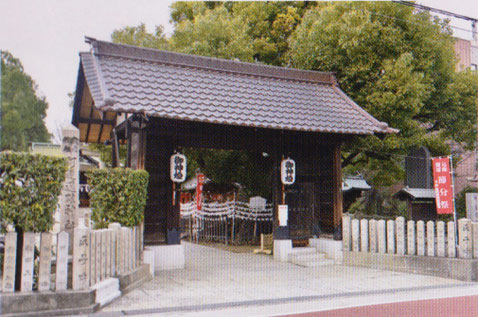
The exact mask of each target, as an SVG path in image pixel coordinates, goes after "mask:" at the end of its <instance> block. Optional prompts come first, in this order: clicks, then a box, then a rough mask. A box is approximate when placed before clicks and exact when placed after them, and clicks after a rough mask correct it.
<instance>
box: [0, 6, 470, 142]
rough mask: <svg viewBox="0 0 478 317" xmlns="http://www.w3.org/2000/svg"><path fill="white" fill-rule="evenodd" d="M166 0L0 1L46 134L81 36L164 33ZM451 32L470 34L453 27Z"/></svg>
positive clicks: (466, 10) (71, 81)
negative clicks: (140, 30)
mask: <svg viewBox="0 0 478 317" xmlns="http://www.w3.org/2000/svg"><path fill="white" fill-rule="evenodd" d="M172 2H173V1H171V0H161V1H159V0H134V1H132V0H0V16H1V17H0V50H7V51H9V52H10V53H12V54H13V56H15V57H17V58H19V59H20V60H21V62H22V63H23V66H24V69H25V72H26V73H27V74H29V75H30V76H31V77H32V78H33V80H34V81H35V82H36V84H37V86H38V94H39V95H41V96H45V97H46V100H47V102H48V104H49V108H48V112H47V117H46V125H47V127H48V130H49V131H50V133H55V132H56V131H58V130H59V127H62V126H66V125H67V124H68V123H70V121H71V109H70V108H69V107H68V104H69V97H68V93H70V92H73V91H74V90H75V85H76V76H77V73H78V65H79V56H78V53H79V52H81V51H88V50H89V45H87V44H86V43H85V42H84V37H85V36H89V37H94V38H96V39H99V40H110V36H111V33H112V32H113V31H114V30H116V29H120V28H123V27H125V26H134V25H138V24H140V23H144V24H145V25H146V28H147V29H148V31H150V32H153V31H154V29H155V26H156V25H163V27H164V28H165V31H166V34H171V32H172V30H173V28H172V25H171V24H170V23H169V19H170V16H169V13H170V9H169V7H170V5H171V3H172ZM417 3H420V4H423V5H426V6H430V7H434V8H439V9H442V10H447V11H451V12H454V13H458V14H462V15H465V16H469V17H473V18H477V19H478V1H476V0H454V1H450V0H418V1H417ZM451 24H452V25H454V26H457V27H459V28H465V29H468V30H471V23H470V22H468V21H460V20H457V19H452V20H451ZM454 30H455V32H456V35H457V36H459V37H462V38H470V37H471V33H470V32H467V31H462V30H460V29H454Z"/></svg>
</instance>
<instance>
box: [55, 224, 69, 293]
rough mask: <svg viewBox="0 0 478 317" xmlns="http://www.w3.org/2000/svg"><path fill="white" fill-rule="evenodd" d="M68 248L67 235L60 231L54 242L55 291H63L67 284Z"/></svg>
mask: <svg viewBox="0 0 478 317" xmlns="http://www.w3.org/2000/svg"><path fill="white" fill-rule="evenodd" d="M69 246H70V242H69V235H68V233H66V232H65V231H62V232H60V233H59V234H58V236H57V241H56V281H55V289H56V290H57V291H64V290H66V288H67V282H68V248H69Z"/></svg>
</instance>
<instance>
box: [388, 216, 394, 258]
mask: <svg viewBox="0 0 478 317" xmlns="http://www.w3.org/2000/svg"><path fill="white" fill-rule="evenodd" d="M387 253H390V254H395V221H393V220H388V221H387Z"/></svg>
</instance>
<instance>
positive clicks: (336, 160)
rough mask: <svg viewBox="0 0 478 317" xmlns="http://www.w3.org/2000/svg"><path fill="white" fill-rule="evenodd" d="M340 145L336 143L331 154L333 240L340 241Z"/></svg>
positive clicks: (341, 208)
mask: <svg viewBox="0 0 478 317" xmlns="http://www.w3.org/2000/svg"><path fill="white" fill-rule="evenodd" d="M341 147H342V144H341V143H337V144H336V145H335V147H334V154H333V181H334V239H335V240H341V239H342V234H341V233H342V227H341V226H342V213H343V197H342V155H341Z"/></svg>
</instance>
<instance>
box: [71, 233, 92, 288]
mask: <svg viewBox="0 0 478 317" xmlns="http://www.w3.org/2000/svg"><path fill="white" fill-rule="evenodd" d="M89 231H90V230H89V229H79V228H76V229H75V232H74V233H73V239H74V241H73V285H72V286H73V289H74V290H82V289H88V288H89V286H90V285H89V284H90V283H89V281H90V279H89V271H90V270H89V264H90V261H89V257H90V256H89V250H90V248H89V246H90V241H89V240H90V239H89V238H90V234H89Z"/></svg>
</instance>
